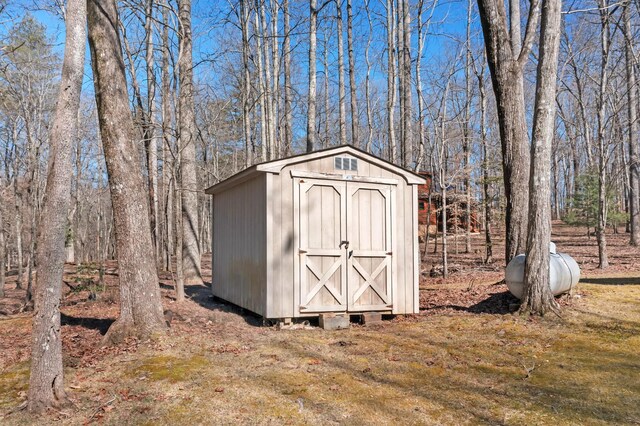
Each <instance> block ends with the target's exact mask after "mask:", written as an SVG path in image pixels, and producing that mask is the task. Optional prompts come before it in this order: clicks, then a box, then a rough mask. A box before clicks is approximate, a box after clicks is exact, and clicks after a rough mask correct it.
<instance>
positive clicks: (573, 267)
mask: <svg viewBox="0 0 640 426" xmlns="http://www.w3.org/2000/svg"><path fill="white" fill-rule="evenodd" d="M549 253H550V256H549V262H550V263H549V286H550V287H551V293H552V294H553V295H554V296H557V295H559V294H562V293H566V292H568V291H569V290H571V288H572V287H573V286H574V285H576V284H578V281H579V280H580V267H579V266H578V263H577V262H576V261H575V260H573V258H572V257H571V256H569V255H568V254H565V253H556V245H555V244H554V243H550V244H549ZM525 259H526V256H525V255H524V254H519V255H517V256H516V257H514V258H513V259H511V262H509V264H508V265H507V269H506V270H505V273H504V279H505V281H506V283H507V287H509V291H510V292H511V294H513V295H514V296H515V297H517V298H518V299H521V298H522V292H523V290H524V262H525Z"/></svg>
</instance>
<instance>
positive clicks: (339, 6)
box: [335, 0, 347, 145]
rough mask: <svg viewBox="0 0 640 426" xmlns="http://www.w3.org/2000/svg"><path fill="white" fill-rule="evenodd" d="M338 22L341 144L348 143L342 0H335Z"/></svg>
mask: <svg viewBox="0 0 640 426" xmlns="http://www.w3.org/2000/svg"><path fill="white" fill-rule="evenodd" d="M335 3H336V22H337V25H338V29H337V32H338V127H339V129H340V145H345V144H346V143H347V106H346V99H345V98H346V89H345V83H344V49H343V45H344V43H343V40H342V39H343V31H342V0H335Z"/></svg>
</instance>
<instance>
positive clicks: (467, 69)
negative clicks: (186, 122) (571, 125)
mask: <svg viewBox="0 0 640 426" xmlns="http://www.w3.org/2000/svg"><path fill="white" fill-rule="evenodd" d="M471 2H472V0H467V37H466V55H465V64H464V80H465V102H464V127H463V144H462V150H463V152H464V171H463V173H464V191H465V199H466V206H465V216H466V223H465V245H464V252H465V253H471V146H472V144H473V140H472V136H471V10H472V7H471V4H472V3H471Z"/></svg>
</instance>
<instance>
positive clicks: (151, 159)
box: [145, 0, 161, 259]
mask: <svg viewBox="0 0 640 426" xmlns="http://www.w3.org/2000/svg"><path fill="white" fill-rule="evenodd" d="M153 8H154V0H147V4H146V19H145V33H146V43H145V45H146V52H145V53H146V56H145V59H146V65H147V120H146V121H147V125H148V126H149V128H148V130H147V138H148V140H147V141H145V143H146V150H147V171H148V173H149V183H148V186H149V205H150V206H151V209H150V216H149V217H150V219H151V236H152V240H153V244H154V247H155V251H156V259H160V246H161V244H160V242H159V241H158V237H159V234H160V233H159V226H158V222H159V221H158V141H157V136H156V135H157V127H158V123H157V122H156V77H155V74H154V54H153V20H154V17H153Z"/></svg>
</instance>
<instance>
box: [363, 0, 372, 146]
mask: <svg viewBox="0 0 640 426" xmlns="http://www.w3.org/2000/svg"><path fill="white" fill-rule="evenodd" d="M369 2H370V0H367V1H365V8H366V10H367V22H368V24H369V32H368V34H367V47H366V49H365V51H364V60H365V62H366V64H367V75H366V77H365V92H364V93H365V103H366V105H367V130H368V131H367V143H366V146H365V149H366V151H367V152H371V146H372V143H373V112H372V111H371V58H370V50H371V42H372V40H371V38H372V34H373V22H372V20H371V11H370V9H369Z"/></svg>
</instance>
